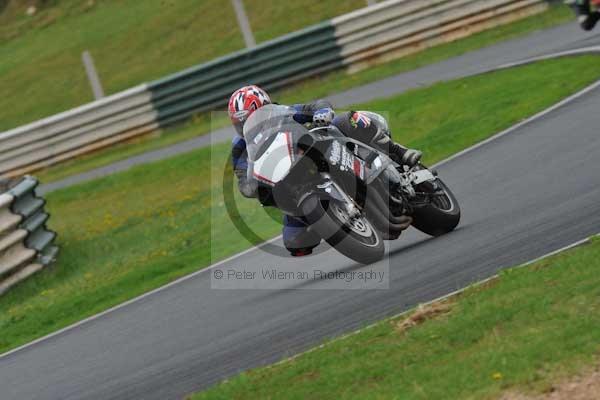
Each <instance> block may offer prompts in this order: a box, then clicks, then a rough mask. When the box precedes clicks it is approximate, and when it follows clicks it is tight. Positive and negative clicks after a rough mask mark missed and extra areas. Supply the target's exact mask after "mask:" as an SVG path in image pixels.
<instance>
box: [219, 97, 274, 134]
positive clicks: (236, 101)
mask: <svg viewBox="0 0 600 400" xmlns="http://www.w3.org/2000/svg"><path fill="white" fill-rule="evenodd" d="M266 104H271V99H270V98H269V95H268V94H267V92H265V91H264V90H262V89H261V88H259V87H258V86H256V85H250V86H244V87H242V88H239V89H238V90H236V91H235V92H233V94H232V95H231V98H230V99H229V106H228V111H229V118H230V119H231V123H232V124H233V126H234V127H235V129H236V131H237V133H238V134H239V135H242V131H243V126H244V122H246V120H247V119H248V117H250V115H252V113H253V112H254V111H256V110H258V109H259V108H260V107H262V106H264V105H266Z"/></svg>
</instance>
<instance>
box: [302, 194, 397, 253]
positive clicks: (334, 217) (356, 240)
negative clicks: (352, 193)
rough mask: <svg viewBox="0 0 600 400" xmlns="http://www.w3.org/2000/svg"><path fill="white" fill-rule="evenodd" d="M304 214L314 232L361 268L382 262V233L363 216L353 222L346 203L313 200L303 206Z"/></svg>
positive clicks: (355, 218)
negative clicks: (359, 264)
mask: <svg viewBox="0 0 600 400" xmlns="http://www.w3.org/2000/svg"><path fill="white" fill-rule="evenodd" d="M302 212H303V213H304V215H305V217H306V219H307V220H308V222H309V223H310V227H311V229H313V230H314V231H315V232H316V233H317V234H319V235H320V236H321V237H322V238H323V239H325V241H326V242H327V243H329V244H330V245H331V246H332V247H333V248H334V249H336V250H337V251H339V252H340V253H342V254H343V255H345V256H346V257H348V258H351V259H353V260H354V261H357V262H359V263H361V264H371V263H373V262H376V261H379V260H381V259H382V258H383V255H384V251H385V248H384V244H383V239H382V237H381V233H379V231H377V230H376V229H375V228H374V227H373V225H372V224H371V222H369V220H368V219H366V218H365V217H364V216H362V215H358V216H356V217H353V218H350V216H349V215H348V212H347V211H346V208H345V207H344V204H343V203H341V202H338V201H337V200H321V199H320V198H319V197H317V196H311V197H309V198H308V199H306V200H305V201H304V202H303V204H302Z"/></svg>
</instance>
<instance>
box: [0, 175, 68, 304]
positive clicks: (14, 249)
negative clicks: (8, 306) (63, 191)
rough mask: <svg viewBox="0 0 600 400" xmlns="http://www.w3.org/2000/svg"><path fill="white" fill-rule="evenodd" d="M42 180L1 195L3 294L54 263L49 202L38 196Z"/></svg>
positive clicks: (26, 180)
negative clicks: (36, 191)
mask: <svg viewBox="0 0 600 400" xmlns="http://www.w3.org/2000/svg"><path fill="white" fill-rule="evenodd" d="M37 185H38V181H37V180H36V179H34V178H32V177H29V176H27V177H25V178H23V179H22V180H21V181H20V182H19V183H18V184H17V185H16V186H14V187H13V188H12V189H10V190H9V191H7V192H5V193H2V194H0V295H2V294H4V293H5V292H6V291H7V290H9V289H10V288H11V287H13V286H14V285H16V284H17V283H19V282H21V281H23V280H25V279H27V278H28V277H30V276H31V275H33V274H34V273H36V272H38V271H40V270H41V269H43V268H44V267H45V266H47V265H49V264H51V263H52V262H53V261H54V260H55V258H56V256H57V254H58V247H57V246H55V245H53V242H54V239H55V238H56V233H55V232H52V231H50V230H48V229H47V228H46V221H47V220H48V218H49V215H48V214H47V213H46V212H45V211H44V205H45V204H46V201H45V200H44V199H42V198H39V197H37V196H36V195H35V188H36V186H37Z"/></svg>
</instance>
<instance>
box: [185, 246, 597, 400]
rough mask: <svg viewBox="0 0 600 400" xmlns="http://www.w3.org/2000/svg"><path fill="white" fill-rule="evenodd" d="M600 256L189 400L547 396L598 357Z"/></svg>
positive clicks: (518, 272) (559, 259)
mask: <svg viewBox="0 0 600 400" xmlns="http://www.w3.org/2000/svg"><path fill="white" fill-rule="evenodd" d="M599 257H600V240H599V239H595V240H593V242H592V244H590V245H586V246H584V247H581V248H578V249H575V250H572V251H569V252H567V253H564V254H562V255H559V256H555V257H552V258H550V259H545V260H542V261H540V262H538V263H535V264H533V265H531V266H529V267H526V268H517V269H509V270H505V271H503V272H502V273H501V274H500V277H499V278H497V279H496V280H494V281H492V282H491V283H488V284H486V285H483V286H474V287H472V288H469V289H467V290H466V291H465V292H464V293H463V294H461V295H459V296H456V297H454V298H452V299H450V300H447V301H446V302H444V303H441V304H436V305H433V306H429V307H424V308H420V309H418V310H417V311H416V312H415V313H414V314H413V315H412V316H409V317H408V318H406V316H401V317H399V318H395V319H391V320H386V321H382V322H380V323H378V324H376V325H375V326H374V327H372V328H370V329H365V330H363V331H361V332H359V333H357V334H354V335H351V336H349V337H346V338H343V339H338V340H333V341H331V342H329V343H327V345H326V346H325V347H323V348H319V349H316V350H314V351H312V352H309V353H306V354H303V355H301V356H299V357H297V358H295V359H293V360H291V361H289V362H286V363H282V364H279V365H275V366H272V367H267V368H261V369H257V370H253V371H249V372H246V373H243V374H242V375H240V376H238V377H236V378H234V379H232V380H230V381H228V382H225V383H222V384H220V385H218V386H216V387H214V388H212V389H209V390H208V391H206V392H204V393H199V394H197V395H195V396H192V397H191V398H192V399H194V400H202V399H246V398H263V399H283V398H285V399H361V400H362V399H428V400H435V399H440V400H442V399H443V400H451V399H493V398H497V397H498V396H499V395H500V394H502V392H503V391H505V390H507V389H509V388H510V389H511V390H512V391H514V390H515V389H518V390H519V391H529V392H546V391H549V390H551V388H552V384H553V383H554V382H555V381H556V380H557V379H561V378H563V377H564V376H567V375H570V374H573V373H575V372H577V370H578V369H580V368H581V367H583V366H584V365H586V364H590V363H592V362H593V361H595V359H596V358H597V356H598V354H599V352H600V345H599V343H600V312H599V311H600V290H599V289H598V288H599V287H600V274H598V266H599V263H598V258H599ZM427 310H431V311H430V312H428V311H427ZM415 315H416V316H415ZM407 321H408V322H407Z"/></svg>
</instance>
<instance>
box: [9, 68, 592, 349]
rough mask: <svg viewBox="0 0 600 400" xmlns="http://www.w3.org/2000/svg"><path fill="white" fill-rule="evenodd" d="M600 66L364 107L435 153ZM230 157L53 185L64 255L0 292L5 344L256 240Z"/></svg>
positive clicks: (509, 77)
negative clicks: (230, 213) (232, 205)
mask: <svg viewBox="0 0 600 400" xmlns="http://www.w3.org/2000/svg"><path fill="white" fill-rule="evenodd" d="M599 64H600V60H599V59H598V58H596V57H593V56H585V57H578V58H573V59H562V60H552V61H546V62H542V63H539V64H536V65H530V66H527V67H521V68H518V69H514V70H506V71H502V72H497V73H493V74H490V75H486V76H482V77H474V78H467V79H461V80H459V81H455V82H446V83H440V84H436V85H434V86H432V87H429V88H423V89H419V90H415V91H411V92H408V93H405V94H402V95H400V96H396V97H395V98H392V99H389V100H386V101H381V102H374V103H372V104H365V105H363V106H362V108H365V109H373V110H380V111H381V110H383V111H386V110H387V111H389V115H390V117H391V126H392V129H394V131H395V137H396V139H397V140H400V141H401V142H403V143H407V144H409V145H411V146H421V147H422V148H424V149H425V150H426V154H425V156H426V160H427V162H435V161H437V160H439V159H440V158H442V157H444V156H446V155H448V154H450V153H453V152H455V151H458V150H460V149H462V148H464V147H466V146H469V145H471V144H474V143H476V142H477V141H479V140H481V139H483V138H486V137H489V136H490V135H492V134H494V133H496V132H497V131H498V130H501V129H504V128H506V127H508V126H510V125H512V124H514V123H515V122H518V121H520V120H522V119H524V118H526V117H527V116H529V115H531V114H533V113H535V112H537V111H540V110H542V109H544V108H546V107H548V106H549V105H551V104H553V103H555V102H557V101H558V100H560V99H562V98H563V97H565V96H567V95H569V94H571V93H573V92H575V91H576V90H578V89H580V88H582V87H584V86H585V85H587V84H588V83H590V82H591V81H593V80H595V79H597V78H598V77H599V76H600V69H599V68H598V66H599ZM575 71H577V73H574V72H575ZM450 99H451V101H450ZM406 105H410V107H407V106H406ZM228 155H229V146H228V144H222V145H218V146H215V147H214V148H205V149H200V150H196V151H193V152H190V153H187V154H184V155H180V156H177V157H175V158H172V159H167V160H163V161H160V162H157V163H153V164H149V165H144V166H139V167H136V168H133V169H131V170H128V171H125V172H123V173H119V174H115V175H112V176H108V177H105V178H102V179H98V180H95V181H91V182H88V183H85V184H82V185H78V186H73V187H70V188H67V189H63V190H59V191H56V192H53V193H50V194H49V195H48V196H47V200H48V209H49V211H50V212H51V214H52V218H51V220H50V227H51V228H52V229H54V230H56V231H57V232H58V233H59V244H60V245H61V247H62V253H61V254H60V257H59V260H58V262H57V264H56V265H55V266H54V267H52V268H50V269H48V270H45V271H43V272H41V273H40V274H38V275H36V276H34V277H32V278H31V279H30V280H28V281H26V282H24V283H23V284H21V285H19V286H17V287H15V288H14V289H13V290H11V291H10V292H8V293H7V294H6V295H4V296H2V297H1V298H0V331H1V332H2V335H0V352H1V351H5V350H8V349H10V348H13V347H15V346H18V345H20V344H23V343H26V342H28V341H30V340H32V339H35V338H36V337H40V336H42V335H44V334H47V333H49V332H52V331H55V330H57V329H59V328H61V327H64V326H65V325H67V324H69V323H72V322H75V321H78V320H80V319H82V318H84V317H86V316H89V315H92V314H94V313H96V312H98V311H101V310H104V309H106V308H108V307H110V306H113V305H115V304H118V303H120V302H122V301H124V300H127V299H130V298H132V297H134V296H136V295H139V294H141V293H144V292H146V291H148V290H150V289H152V288H155V287H158V286H160V285H162V284H165V283H167V282H169V281H172V280H173V279H175V278H177V277H179V276H182V275H185V274H187V273H190V272H192V271H195V270H198V269H201V268H203V267H205V266H207V265H209V264H211V262H214V261H216V260H218V259H222V258H224V257H226V256H228V255H231V254H233V253H235V252H237V251H240V250H243V249H244V248H247V247H248V246H249V243H248V242H247V241H246V240H245V239H244V238H243V237H242V235H240V234H239V233H238V232H237V231H236V229H235V227H234V226H233V224H232V222H231V221H230V220H229V218H228V217H227V215H226V212H225V209H224V206H223V202H222V200H221V198H220V190H221V189H220V187H221V185H220V182H221V178H222V177H223V175H222V174H223V173H225V176H227V177H230V176H231V172H230V171H225V172H223V168H224V166H225V165H226V164H227V158H228ZM211 172H212V173H214V174H216V175H215V176H216V177H218V179H211V176H213V175H212V174H211ZM239 204H240V206H241V210H240V213H241V215H242V217H243V218H248V220H249V221H252V222H251V223H252V227H253V228H254V229H256V230H258V231H259V233H260V234H261V235H263V237H271V236H274V235H275V234H276V233H277V232H278V231H279V229H280V226H279V224H278V223H276V222H273V220H272V218H271V217H270V216H269V215H267V214H266V213H265V212H264V210H263V209H262V208H261V207H258V206H257V204H256V203H255V202H254V201H250V200H245V201H241V202H240V203H239Z"/></svg>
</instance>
